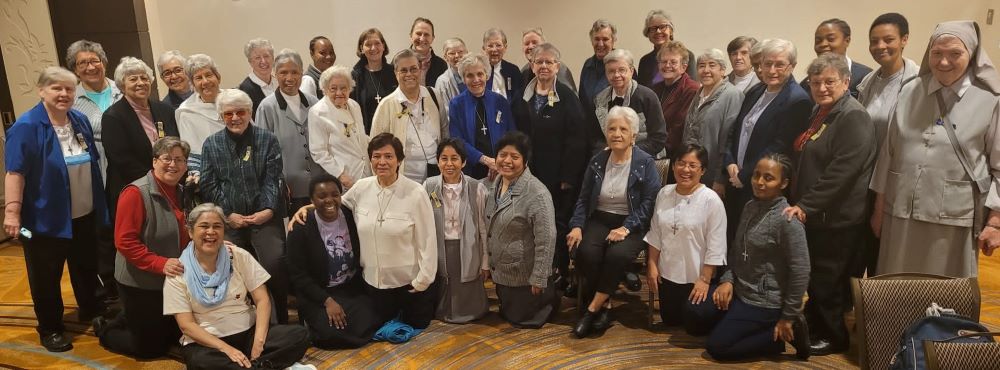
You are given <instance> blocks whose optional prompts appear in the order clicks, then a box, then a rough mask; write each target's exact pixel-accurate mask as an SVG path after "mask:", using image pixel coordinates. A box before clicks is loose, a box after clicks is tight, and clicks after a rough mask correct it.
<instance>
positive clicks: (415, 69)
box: [396, 66, 420, 75]
mask: <svg viewBox="0 0 1000 370" xmlns="http://www.w3.org/2000/svg"><path fill="white" fill-rule="evenodd" d="M396 73H399V74H401V75H405V74H407V73H409V74H413V75H415V74H417V73H420V67H419V66H413V67H410V68H396Z"/></svg>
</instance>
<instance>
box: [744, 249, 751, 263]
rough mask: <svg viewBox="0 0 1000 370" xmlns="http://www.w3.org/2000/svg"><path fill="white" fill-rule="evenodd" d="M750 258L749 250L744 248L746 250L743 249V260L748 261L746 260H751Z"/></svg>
mask: <svg viewBox="0 0 1000 370" xmlns="http://www.w3.org/2000/svg"><path fill="white" fill-rule="evenodd" d="M749 257H750V255H749V254H747V250H746V248H744V249H743V260H744V261H746V260H747V258H749Z"/></svg>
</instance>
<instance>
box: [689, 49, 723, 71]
mask: <svg viewBox="0 0 1000 370" xmlns="http://www.w3.org/2000/svg"><path fill="white" fill-rule="evenodd" d="M705 59H707V60H709V61H713V62H716V63H718V64H719V66H720V67H722V71H723V72H725V70H726V68H729V58H728V57H727V56H726V53H723V52H722V50H719V49H716V48H711V49H705V51H703V52H702V53H701V55H698V58H697V59H696V60H695V62H694V63H695V64H698V63H701V61H702V60H705Z"/></svg>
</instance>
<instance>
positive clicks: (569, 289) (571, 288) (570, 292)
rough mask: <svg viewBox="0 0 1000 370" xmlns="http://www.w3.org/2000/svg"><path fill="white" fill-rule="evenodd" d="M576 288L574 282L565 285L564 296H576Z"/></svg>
mask: <svg viewBox="0 0 1000 370" xmlns="http://www.w3.org/2000/svg"><path fill="white" fill-rule="evenodd" d="M578 290H579V289H577V286H576V284H572V283H570V284H569V285H567V286H566V293H565V296H566V297H568V298H576V295H577V293H579V292H578Z"/></svg>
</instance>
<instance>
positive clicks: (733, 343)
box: [705, 154, 809, 360]
mask: <svg viewBox="0 0 1000 370" xmlns="http://www.w3.org/2000/svg"><path fill="white" fill-rule="evenodd" d="M790 176H791V161H790V160H789V159H788V157H786V156H784V155H781V154H768V155H765V156H764V158H761V159H760V161H758V162H757V167H755V168H754V171H753V176H752V177H751V181H750V184H749V185H750V187H752V188H753V196H754V199H753V200H751V201H750V202H748V203H747V205H746V207H745V208H743V214H742V215H741V217H740V222H739V227H738V228H737V229H736V238H735V239H734V240H733V244H732V246H731V247H730V249H729V261H728V262H729V269H728V270H727V271H726V272H725V274H723V275H722V278H721V279H720V281H721V283H720V284H719V286H718V288H716V289H715V294H713V297H712V299H713V301H714V302H715V306H716V307H717V308H718V309H720V310H724V311H729V312H727V313H726V315H725V317H723V318H722V321H720V322H719V323H718V324H717V325H716V326H715V329H714V330H713V331H712V334H710V335H709V337H708V342H707V343H706V344H705V346H706V350H707V351H708V354H709V355H711V356H712V357H713V358H715V359H718V360H738V359H743V358H747V357H754V356H761V355H773V354H778V353H782V352H784V351H785V343H784V342H790V343H792V345H793V346H794V347H795V355H796V356H797V357H798V358H800V359H803V360H805V359H808V358H809V330H808V329H807V327H806V324H805V318H804V317H803V316H802V296H803V295H804V294H805V292H806V287H807V286H808V285H809V250H808V248H807V247H806V231H805V227H804V226H802V223H801V222H799V220H797V219H795V218H791V219H789V218H787V217H785V215H784V214H782V212H783V211H784V210H785V208H788V201H787V200H785V197H784V196H782V191H783V190H784V189H785V188H786V187H788V183H789V177H790Z"/></svg>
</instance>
